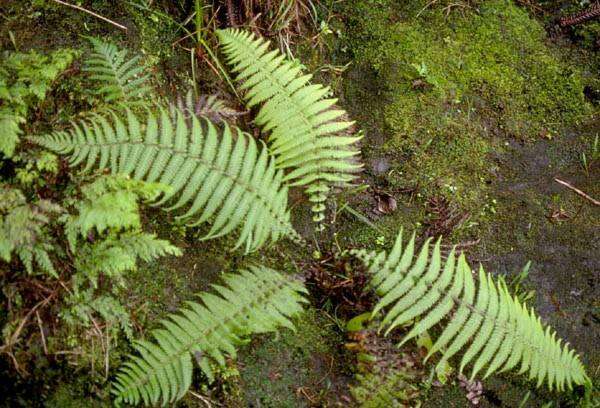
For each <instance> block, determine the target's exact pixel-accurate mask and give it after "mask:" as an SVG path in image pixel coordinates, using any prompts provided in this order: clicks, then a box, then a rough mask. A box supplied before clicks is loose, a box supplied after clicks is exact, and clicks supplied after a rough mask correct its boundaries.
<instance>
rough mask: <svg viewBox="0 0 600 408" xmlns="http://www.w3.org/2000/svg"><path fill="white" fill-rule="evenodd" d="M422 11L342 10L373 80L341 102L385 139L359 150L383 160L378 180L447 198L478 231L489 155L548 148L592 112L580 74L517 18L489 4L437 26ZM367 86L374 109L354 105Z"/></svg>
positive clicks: (486, 202)
mask: <svg viewBox="0 0 600 408" xmlns="http://www.w3.org/2000/svg"><path fill="white" fill-rule="evenodd" d="M426 3H427V2H420V1H416V2H409V4H406V2H398V1H393V0H355V1H353V2H351V3H350V5H349V6H348V11H349V14H350V15H351V17H349V19H348V20H347V27H348V31H349V38H348V41H347V49H350V50H352V52H353V57H354V60H355V62H356V66H357V68H356V69H358V70H361V71H362V72H368V73H370V76H371V77H370V78H369V79H368V80H369V81H370V84H368V85H364V84H360V85H357V83H356V81H353V83H352V84H350V85H349V89H348V90H347V92H346V94H347V96H348V98H349V99H353V101H352V102H351V103H352V104H356V107H355V110H356V111H359V112H360V111H361V110H362V111H363V112H368V113H362V114H361V113H359V116H367V115H368V116H370V117H371V120H372V118H373V117H377V118H379V121H380V123H378V124H376V126H379V127H383V128H385V133H386V134H385V138H384V139H385V140H384V141H383V143H382V144H381V146H380V147H375V148H374V147H373V146H372V145H371V144H370V143H367V144H368V146H365V149H364V150H366V151H367V152H368V151H369V150H370V151H372V152H373V151H375V152H377V154H384V155H391V156H392V159H393V160H394V161H396V162H397V164H396V165H395V166H393V168H392V170H393V171H392V172H390V173H389V174H392V176H391V177H388V178H391V181H392V182H393V183H395V184H399V185H403V186H406V185H407V184H413V185H416V186H417V187H418V188H419V190H420V191H421V192H422V193H424V195H425V196H430V195H434V194H436V195H437V194H442V195H444V196H446V197H449V198H451V199H452V200H453V201H456V202H458V203H460V204H461V207H462V208H464V209H466V210H468V211H469V212H470V213H471V218H470V220H471V221H470V223H471V224H472V225H476V224H477V222H479V221H481V220H482V219H485V218H486V217H487V216H489V215H490V214H489V211H487V209H489V208H491V207H492V206H493V202H492V197H491V196H490V195H489V193H490V192H489V190H488V188H487V185H488V184H490V183H491V181H492V179H493V178H494V177H495V174H496V173H497V165H496V164H495V162H494V160H492V159H490V153H491V152H501V151H502V150H503V149H504V148H505V145H507V143H508V141H509V140H511V139H515V138H516V139H519V140H522V141H533V140H538V139H540V138H546V139H552V138H553V137H556V136H557V135H558V134H559V132H560V131H561V130H562V129H564V128H565V127H568V126H573V125H575V124H577V123H579V122H580V121H583V120H585V119H586V118H587V117H589V115H590V113H591V110H592V109H591V107H590V106H589V104H588V103H587V102H586V100H585V96H584V85H585V80H584V79H583V75H582V73H581V72H580V70H579V68H577V67H575V66H572V65H570V64H568V63H566V62H565V61H563V59H562V57H561V54H560V52H559V51H558V50H557V49H555V48H553V47H552V46H551V45H549V42H548V39H547V38H546V33H545V31H544V29H543V27H542V26H541V25H540V24H539V23H538V22H537V21H535V20H533V19H532V18H531V17H530V16H529V15H528V14H527V11H526V10H524V9H521V8H519V7H517V6H515V5H514V4H513V3H512V2H511V1H506V0H491V1H486V2H482V3H481V4H479V5H478V6H477V8H473V9H469V10H468V11H465V12H462V13H459V12H452V13H450V14H449V15H446V12H445V10H443V9H442V8H441V7H437V6H431V7H426ZM350 11H351V13H350ZM364 78H366V77H365V76H363V79H364ZM360 82H364V80H363V81H360ZM359 86H360V87H363V89H362V90H357V89H356V88H357V87H359ZM367 86H368V87H369V89H368V90H367V93H371V94H376V95H377V98H376V100H374V101H371V102H369V101H365V103H366V104H367V105H368V106H364V105H362V101H361V100H356V99H354V98H357V97H358V98H361V92H362V93H364V92H365V89H364V88H365V87H367ZM367 120H368V119H367ZM363 123H364V121H363ZM367 133H368V132H367ZM375 144H378V141H375Z"/></svg>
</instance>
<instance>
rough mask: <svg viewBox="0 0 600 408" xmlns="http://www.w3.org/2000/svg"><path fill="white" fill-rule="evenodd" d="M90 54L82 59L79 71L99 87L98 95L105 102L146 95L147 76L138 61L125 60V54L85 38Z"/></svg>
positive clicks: (148, 89) (95, 40) (108, 44)
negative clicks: (81, 69)
mask: <svg viewBox="0 0 600 408" xmlns="http://www.w3.org/2000/svg"><path fill="white" fill-rule="evenodd" d="M88 39H89V41H90V42H91V43H92V53H91V55H90V56H89V57H88V58H87V59H86V61H85V63H84V66H83V71H86V72H88V73H89V74H90V78H91V79H93V80H95V81H98V82H99V83H100V84H102V86H101V88H100V89H98V91H97V92H98V94H100V95H102V97H103V98H104V100H105V101H107V102H115V101H121V102H123V101H128V102H130V103H131V101H133V100H136V99H141V98H143V97H144V96H147V95H149V94H150V91H151V88H150V86H149V76H148V74H144V70H145V69H146V68H145V67H144V66H143V65H141V64H139V61H140V57H139V56H135V57H133V58H131V59H126V57H127V50H119V49H118V48H117V47H116V46H115V45H114V44H111V43H107V42H104V41H101V40H99V39H97V38H93V37H89V38H88Z"/></svg>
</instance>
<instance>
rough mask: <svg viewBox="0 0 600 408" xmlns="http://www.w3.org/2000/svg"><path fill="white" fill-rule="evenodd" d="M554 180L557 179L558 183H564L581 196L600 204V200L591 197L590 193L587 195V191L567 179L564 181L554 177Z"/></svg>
mask: <svg viewBox="0 0 600 408" xmlns="http://www.w3.org/2000/svg"><path fill="white" fill-rule="evenodd" d="M554 181H556V182H557V183H558V184H562V185H563V186H565V187H567V188H570V189H571V190H573V191H574V192H575V193H577V194H579V195H580V196H581V197H583V198H585V199H586V200H589V201H590V202H591V203H592V204H594V205H600V201H598V200H596V199H594V198H592V197H590V196H589V195H587V194H586V193H584V192H583V191H581V190H580V189H578V188H576V187H573V186H572V185H571V184H569V183H567V182H566V181H563V180H561V179H559V178H554Z"/></svg>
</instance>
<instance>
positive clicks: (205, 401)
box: [188, 390, 213, 408]
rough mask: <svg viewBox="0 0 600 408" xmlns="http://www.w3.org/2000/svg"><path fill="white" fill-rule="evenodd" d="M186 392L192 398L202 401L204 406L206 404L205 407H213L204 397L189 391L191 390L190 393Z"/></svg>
mask: <svg viewBox="0 0 600 408" xmlns="http://www.w3.org/2000/svg"><path fill="white" fill-rule="evenodd" d="M188 392H189V393H190V394H191V395H192V396H194V397H196V398H198V399H199V400H200V401H202V402H203V403H205V404H206V406H207V407H208V408H212V406H213V405H212V401H211V400H210V399H209V398H207V397H205V396H204V395H200V394H198V393H197V392H194V391H191V390H190V391H188Z"/></svg>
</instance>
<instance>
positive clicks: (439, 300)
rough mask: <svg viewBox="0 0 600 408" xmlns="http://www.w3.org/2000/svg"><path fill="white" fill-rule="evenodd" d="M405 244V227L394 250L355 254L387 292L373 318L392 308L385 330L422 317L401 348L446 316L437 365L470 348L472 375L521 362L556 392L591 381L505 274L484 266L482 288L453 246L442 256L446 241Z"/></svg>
mask: <svg viewBox="0 0 600 408" xmlns="http://www.w3.org/2000/svg"><path fill="white" fill-rule="evenodd" d="M404 244H405V243H404V242H403V240H402V231H401V232H400V234H399V235H398V237H397V239H396V242H395V244H394V247H393V249H392V250H391V252H390V253H389V254H386V252H385V251H382V252H380V253H367V252H364V251H354V254H355V255H357V256H358V257H360V258H361V259H362V260H363V261H364V262H365V264H366V265H367V266H368V267H369V271H370V272H371V273H372V279H371V285H372V287H373V289H374V290H375V292H376V293H377V294H378V295H379V296H380V297H381V299H380V300H379V302H378V303H377V305H376V307H375V309H374V311H373V316H375V315H377V314H378V313H379V312H380V311H382V310H386V312H385V314H384V317H383V320H382V322H381V328H385V327H387V329H386V334H388V333H389V332H390V331H391V330H393V329H394V328H396V327H398V326H401V325H405V324H407V323H409V322H411V321H413V320H416V323H415V324H414V326H413V327H412V329H411V330H410V331H409V332H408V334H407V335H406V336H405V337H404V339H403V340H402V341H401V343H400V344H399V345H402V344H404V343H405V342H406V341H408V340H409V339H411V338H413V337H415V336H418V335H419V334H422V333H424V332H425V331H426V330H428V329H429V328H431V327H433V326H434V325H435V324H437V323H439V322H440V321H442V320H444V319H447V324H446V325H445V328H444V330H443V331H442V334H441V335H440V336H439V338H438V339H437V341H436V342H435V343H434V345H433V347H432V348H431V350H430V351H429V355H428V356H427V358H429V357H431V355H432V354H433V353H435V352H436V351H440V352H441V353H442V358H441V361H440V362H439V363H438V366H441V365H443V364H445V362H446V361H447V360H448V359H449V358H450V357H452V356H453V355H455V354H456V353H458V352H459V351H461V350H463V349H464V354H463V357H462V359H461V362H460V372H462V371H463V369H464V368H465V366H466V365H467V364H469V363H472V364H473V367H472V371H471V379H473V378H474V377H475V375H476V374H477V373H479V372H482V370H483V369H484V367H486V366H487V369H486V370H485V372H484V378H485V377H487V376H489V375H490V374H492V373H494V372H502V371H506V370H509V369H513V368H515V367H516V366H517V365H518V364H519V363H520V370H519V373H525V372H528V373H529V378H530V379H534V380H536V381H537V386H538V387H539V386H540V385H542V383H543V382H544V381H547V384H548V387H549V388H550V389H552V388H557V389H559V390H563V389H564V388H565V386H567V387H569V388H571V387H572V385H573V384H584V383H586V382H587V381H589V379H588V377H587V375H586V373H585V369H584V367H583V364H582V363H581V361H580V360H579V357H578V356H577V355H576V354H575V352H574V351H573V350H572V349H571V348H569V346H568V344H564V345H562V344H561V340H557V339H556V333H555V332H554V331H552V330H551V329H550V327H544V325H543V324H542V321H541V319H540V318H539V317H538V316H537V315H536V314H535V312H534V311H533V309H532V308H530V307H528V306H527V305H525V304H523V303H521V302H520V301H519V300H518V298H516V297H514V296H512V295H511V294H510V293H509V292H508V289H507V285H506V284H505V282H504V280H503V279H499V280H498V282H494V280H493V279H492V277H491V276H490V275H489V274H488V273H486V272H485V271H484V270H483V268H482V267H480V268H479V272H478V275H479V284H478V285H477V288H476V284H475V281H474V280H473V276H472V275H473V274H472V271H471V268H470V267H469V265H468V264H467V261H466V259H465V256H464V254H460V255H458V256H457V254H456V252H455V251H454V250H452V251H451V252H450V254H449V255H448V258H447V259H446V260H445V261H444V260H443V259H442V256H441V251H440V241H439V240H438V241H437V242H436V243H435V245H434V246H433V250H432V251H431V252H430V239H429V240H427V241H426V242H425V244H424V245H423V247H422V248H421V250H420V251H419V253H418V255H416V257H415V254H416V253H415V236H414V234H413V236H412V238H411V239H410V240H409V241H408V243H407V244H406V246H404ZM469 342H470V345H469V346H468V347H465V346H466V345H467V344H468V343H469ZM427 358H426V359H427Z"/></svg>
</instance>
